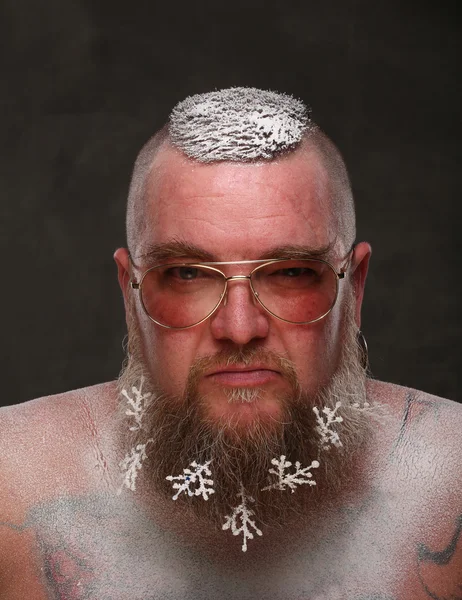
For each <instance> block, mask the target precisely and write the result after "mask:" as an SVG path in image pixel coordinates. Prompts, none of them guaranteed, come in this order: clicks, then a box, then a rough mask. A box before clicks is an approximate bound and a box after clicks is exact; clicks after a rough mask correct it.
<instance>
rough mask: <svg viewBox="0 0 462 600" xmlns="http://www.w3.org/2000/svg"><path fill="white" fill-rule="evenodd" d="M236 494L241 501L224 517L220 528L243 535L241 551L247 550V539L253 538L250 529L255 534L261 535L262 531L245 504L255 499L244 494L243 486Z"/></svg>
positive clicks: (251, 511) (252, 512)
mask: <svg viewBox="0 0 462 600" xmlns="http://www.w3.org/2000/svg"><path fill="white" fill-rule="evenodd" d="M237 496H238V498H241V499H242V502H241V503H240V504H239V505H238V506H236V507H235V508H234V509H233V512H232V514H230V515H227V516H226V517H225V519H226V521H225V523H224V524H223V526H222V529H224V530H226V529H231V531H232V533H233V535H239V534H240V533H241V534H242V536H243V541H242V552H247V540H253V538H254V534H253V532H252V531H251V529H253V531H254V532H255V533H256V534H257V535H263V533H262V532H261V531H260V529H258V527H257V525H256V523H255V521H254V519H253V518H252V517H253V515H254V514H255V512H254V511H253V510H252V509H250V508H249V507H248V506H247V504H248V503H249V502H255V500H254V499H253V498H252V496H247V495H246V493H245V490H244V488H242V489H241V491H240V493H239V494H238V495H237Z"/></svg>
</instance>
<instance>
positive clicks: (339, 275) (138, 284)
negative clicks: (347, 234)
mask: <svg viewBox="0 0 462 600" xmlns="http://www.w3.org/2000/svg"><path fill="white" fill-rule="evenodd" d="M353 251H354V245H353V246H352V248H351V250H350V251H349V252H348V255H347V256H348V257H347V260H346V263H345V264H344V266H343V267H342V268H341V269H340V271H337V270H336V269H335V267H334V266H333V265H332V264H331V263H330V262H328V261H327V260H324V259H321V258H315V257H313V258H310V257H303V258H299V257H296V256H292V257H288V258H273V259H259V260H236V261H213V262H197V263H185V262H181V263H164V264H158V265H154V266H153V267H150V268H149V269H147V270H146V271H145V272H144V273H143V274H142V276H141V279H140V280H139V281H136V280H134V279H132V280H131V281H130V287H131V288H132V289H134V290H138V292H139V298H140V302H141V306H142V307H143V310H144V312H145V313H146V315H147V316H148V318H149V319H150V320H151V321H152V322H153V323H156V325H159V326H160V327H164V328H165V329H174V330H182V329H191V328H192V327H196V326H197V325H200V324H201V323H203V322H204V321H207V319H210V317H211V316H212V315H213V314H214V313H215V312H216V311H217V310H218V308H219V307H220V305H221V303H222V302H223V299H224V298H225V297H226V295H227V292H228V283H229V282H230V281H244V280H248V282H249V285H250V289H251V291H252V294H253V296H254V298H255V299H256V300H257V302H258V303H259V305H260V306H261V307H262V308H263V309H264V310H265V312H267V313H268V314H270V315H271V316H273V317H275V318H276V319H278V320H279V321H283V322H285V323H290V324H292V325H310V324H311V323H316V322H317V321H320V320H321V319H324V318H325V317H326V316H327V315H328V314H329V313H330V312H331V311H332V309H333V308H334V306H335V304H336V302H337V298H338V292H339V280H340V279H343V278H344V277H345V273H346V271H347V269H348V267H349V265H350V263H351V255H352V253H353ZM288 260H297V261H303V260H306V261H310V262H313V261H314V262H320V263H323V264H325V265H327V266H328V267H329V268H330V269H331V271H332V272H333V273H334V275H335V283H336V290H335V297H334V300H333V302H332V306H331V307H330V308H329V310H327V311H326V312H325V313H324V314H322V315H321V316H319V317H317V318H316V319H312V320H311V321H289V320H288V319H283V318H282V317H279V316H278V315H276V314H275V313H274V312H272V311H271V310H270V309H269V308H267V307H266V306H265V305H264V304H263V302H262V301H261V300H260V297H259V294H258V292H257V291H256V290H255V288H254V286H253V283H252V275H253V274H254V273H256V272H258V271H259V270H260V269H262V268H264V267H266V266H268V265H272V264H274V263H278V262H286V261H288ZM257 263H260V264H257ZM252 264H257V266H256V267H255V268H254V269H252V271H251V272H250V273H249V274H248V275H231V276H229V277H228V276H227V275H226V274H225V273H223V271H221V270H220V269H217V268H216V265H220V266H221V265H222V266H226V265H252ZM160 267H192V268H205V269H206V270H210V271H213V272H215V273H219V274H220V275H221V276H222V277H223V281H224V286H223V292H222V293H221V295H220V298H219V300H218V302H217V304H216V305H215V307H214V308H213V310H212V311H211V312H210V313H209V314H208V315H207V316H205V317H204V318H203V319H201V320H200V321H197V322H196V323H193V324H192V325H186V326H184V327H173V326H171V325H165V324H164V323H161V322H159V321H157V320H156V319H154V318H153V317H152V316H151V315H150V314H149V312H148V310H147V308H146V306H145V304H144V301H143V294H142V286H143V282H144V280H145V278H146V276H147V275H148V273H150V272H151V271H154V270H155V269H159V268H160Z"/></svg>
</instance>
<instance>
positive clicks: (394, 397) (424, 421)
mask: <svg viewBox="0 0 462 600" xmlns="http://www.w3.org/2000/svg"><path fill="white" fill-rule="evenodd" d="M368 393H369V396H370V397H371V399H373V400H374V401H375V402H378V403H380V404H384V405H385V406H387V407H388V408H389V410H390V412H391V414H392V415H393V416H394V417H396V418H397V419H399V421H400V434H401V436H402V437H403V436H404V435H405V434H407V433H409V434H411V432H417V431H418V432H419V434H420V435H423V436H424V438H425V439H426V440H428V441H430V439H431V440H432V441H433V442H434V443H438V442H441V443H442V444H444V443H450V444H451V443H457V442H458V443H459V444H460V443H461V440H462V427H461V425H462V404H459V403H458V402H454V401H453V400H449V399H447V398H442V397H440V396H435V395H433V394H429V393H427V392H424V391H421V390H416V389H412V388H408V387H403V386H400V385H395V384H392V383H385V382H383V381H376V380H369V382H368ZM449 431H451V432H452V433H453V434H454V435H453V436H450V437H449V438H448V436H447V433H448V432H449Z"/></svg>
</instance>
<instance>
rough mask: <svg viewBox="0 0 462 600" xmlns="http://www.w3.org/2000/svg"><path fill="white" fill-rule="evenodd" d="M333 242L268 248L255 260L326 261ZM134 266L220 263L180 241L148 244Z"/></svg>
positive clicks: (200, 250)
mask: <svg viewBox="0 0 462 600" xmlns="http://www.w3.org/2000/svg"><path fill="white" fill-rule="evenodd" d="M333 246H334V242H331V243H329V244H327V245H325V246H322V247H313V246H305V245H292V244H289V245H283V246H275V247H273V248H270V249H269V250H267V251H266V252H264V253H263V254H260V256H259V257H258V258H257V259H255V260H267V259H271V258H320V259H326V258H328V257H329V256H330V253H331V251H332V248H333ZM131 258H132V262H133V263H134V265H135V266H136V262H135V260H138V259H142V260H143V262H144V261H146V262H149V263H151V264H156V263H162V262H163V261H165V260H170V259H172V258H173V259H182V258H194V259H197V260H198V261H200V262H221V261H218V260H217V257H216V256H215V255H213V254H211V253H210V252H207V251H206V250H204V249H203V248H200V247H199V246H196V245H194V244H190V243H189V242H185V241H182V240H173V241H171V242H166V243H162V244H148V245H147V246H146V247H145V248H144V249H143V251H142V253H141V254H138V255H137V256H136V257H131Z"/></svg>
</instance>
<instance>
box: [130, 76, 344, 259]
mask: <svg viewBox="0 0 462 600" xmlns="http://www.w3.org/2000/svg"><path fill="white" fill-rule="evenodd" d="M168 146H171V147H174V148H176V149H178V150H179V151H180V152H181V153H183V154H184V155H185V156H187V157H188V158H189V159H191V160H194V161H197V162H200V163H215V162H222V161H232V162H241V163H246V162H247V163H252V162H256V161H261V160H274V159H277V158H278V157H280V156H285V155H289V154H290V153H292V152H296V151H298V149H299V148H302V147H303V146H305V149H310V148H311V149H314V151H315V152H317V153H318V154H319V156H320V157H321V159H322V161H323V162H324V164H325V166H326V169H327V170H328V172H329V176H330V181H331V197H332V208H333V214H334V218H335V219H336V220H337V223H338V231H339V232H341V235H342V237H343V238H344V240H345V244H346V246H347V247H350V246H351V244H352V243H353V240H354V238H355V210H354V202H353V195H352V191H351V185H350V181H349V177H348V173H347V170H346V167H345V163H344V161H343V158H342V156H341V154H340V152H339V151H338V149H337V147H336V146H335V145H334V144H333V142H332V141H331V140H330V139H329V138H328V137H327V136H326V135H325V134H324V133H323V131H322V130H321V129H320V127H318V126H317V125H316V123H315V122H314V121H313V120H312V119H311V110H310V109H309V108H308V107H307V106H306V105H305V104H304V103H303V102H302V101H301V100H297V99H296V98H294V97H293V96H290V95H288V94H281V93H277V92H272V91H266V90H260V89H257V88H246V87H234V88H228V89H223V90H218V91H214V92H208V93H205V94H196V95H194V96H189V97H188V98H186V99H185V100H183V101H182V102H179V103H178V104H177V105H176V106H175V107H174V109H173V110H172V112H171V115H170V119H169V122H168V123H166V124H165V125H164V126H163V127H162V128H161V129H160V130H159V131H158V132H157V133H156V134H154V135H153V136H152V137H151V138H150V139H149V140H148V142H147V143H146V144H145V145H144V146H143V148H142V149H141V151H140V153H139V154H138V157H137V159H136V162H135V166H134V169H133V175H132V179H131V183H130V190H129V194H128V203H127V219H126V226H127V241H128V247H129V248H130V249H131V251H132V255H133V256H135V254H136V253H135V249H136V247H137V244H138V242H139V240H140V239H141V234H142V232H143V230H144V229H145V228H146V213H145V203H146V199H145V192H146V182H147V180H148V177H149V173H150V171H151V168H152V165H153V161H154V158H155V156H156V154H157V153H158V152H159V151H161V149H162V148H166V147H168Z"/></svg>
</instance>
